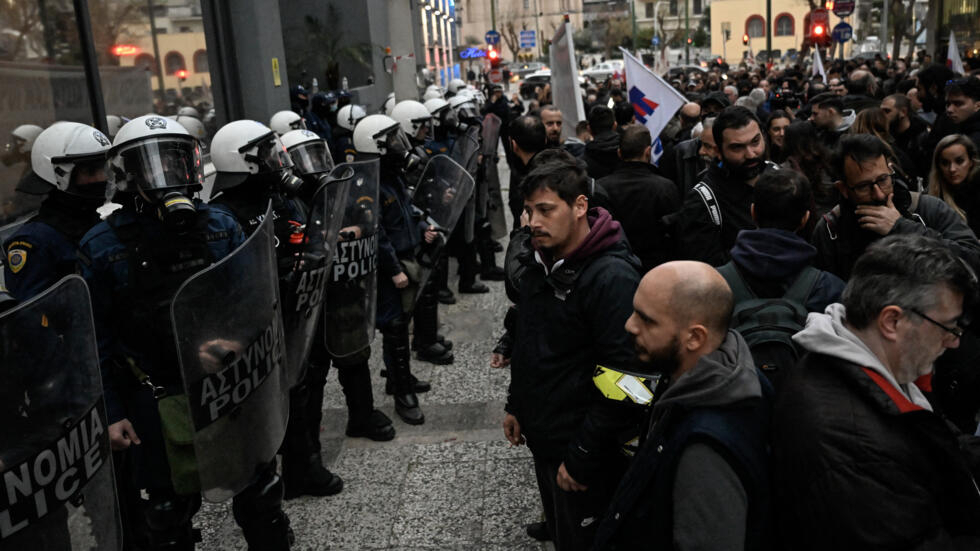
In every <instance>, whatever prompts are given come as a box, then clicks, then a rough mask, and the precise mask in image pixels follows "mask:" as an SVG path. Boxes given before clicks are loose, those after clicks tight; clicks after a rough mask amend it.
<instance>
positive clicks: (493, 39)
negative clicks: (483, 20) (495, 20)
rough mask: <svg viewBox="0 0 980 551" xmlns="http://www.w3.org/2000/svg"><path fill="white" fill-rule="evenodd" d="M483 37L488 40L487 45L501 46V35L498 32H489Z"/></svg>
mask: <svg viewBox="0 0 980 551" xmlns="http://www.w3.org/2000/svg"><path fill="white" fill-rule="evenodd" d="M483 37H484V38H486V39H487V44H489V45H491V46H496V45H497V44H500V33H498V32H497V31H487V34H485V35H484V36H483Z"/></svg>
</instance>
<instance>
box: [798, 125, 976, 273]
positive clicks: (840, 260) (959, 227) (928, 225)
mask: <svg viewBox="0 0 980 551" xmlns="http://www.w3.org/2000/svg"><path fill="white" fill-rule="evenodd" d="M887 155H888V150H887V148H886V146H885V144H884V142H882V141H881V140H880V139H878V138H877V137H875V136H872V135H870V134H856V135H853V136H845V137H844V138H843V139H842V140H841V150H840V152H838V153H837V154H836V156H835V161H834V171H835V172H836V173H837V175H838V177H839V178H841V179H840V180H838V181H837V182H836V186H837V189H838V191H840V194H841V202H840V203H839V204H838V205H837V206H836V207H834V208H833V210H831V211H830V212H828V213H827V214H825V215H824V217H823V218H822V219H821V220H820V221H819V222H817V226H816V228H815V229H814V230H813V239H812V241H813V245H814V246H815V247H816V248H817V259H816V262H815V265H816V267H817V268H820V269H822V270H827V271H829V272H832V273H834V274H836V275H837V276H838V277H840V278H841V279H843V280H845V281H846V280H847V279H848V278H850V276H851V268H852V267H853V266H854V263H855V262H856V261H857V259H858V257H860V256H861V254H862V253H863V252H864V250H865V249H866V248H867V247H868V245H870V244H871V243H873V242H875V241H877V240H879V239H881V238H882V237H884V236H887V235H898V234H918V235H925V236H929V237H933V238H936V239H941V240H942V241H943V242H944V243H945V244H946V246H948V247H950V248H951V249H952V250H953V251H955V252H956V254H958V255H959V256H960V257H961V258H962V259H963V260H965V261H966V262H968V263H969V264H970V266H972V267H973V268H974V269H980V242H978V241H977V236H976V235H974V233H973V231H972V230H971V229H970V227H969V226H967V225H966V222H965V221H964V220H963V218H961V217H960V216H959V215H958V214H956V212H955V211H954V210H953V209H952V208H951V207H950V206H949V205H947V204H946V203H945V202H943V201H942V200H941V199H938V198H936V197H932V196H929V195H920V194H918V193H915V192H912V193H910V192H909V191H908V189H907V187H906V186H905V184H904V183H902V182H900V181H899V180H897V179H895V178H894V176H893V173H892V170H891V168H890V167H889V166H888V163H887V162H886V160H885V159H887Z"/></svg>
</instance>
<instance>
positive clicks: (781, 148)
mask: <svg viewBox="0 0 980 551" xmlns="http://www.w3.org/2000/svg"><path fill="white" fill-rule="evenodd" d="M791 122H793V119H791V118H790V116H789V113H787V112H786V111H783V110H782V109H778V110H776V111H773V112H772V114H771V115H769V118H768V119H766V140H767V141H768V142H769V160H770V161H772V162H774V163H776V164H779V163H782V162H783V161H785V160H786V150H785V145H784V138H785V136H786V127H787V126H789V123H791Z"/></svg>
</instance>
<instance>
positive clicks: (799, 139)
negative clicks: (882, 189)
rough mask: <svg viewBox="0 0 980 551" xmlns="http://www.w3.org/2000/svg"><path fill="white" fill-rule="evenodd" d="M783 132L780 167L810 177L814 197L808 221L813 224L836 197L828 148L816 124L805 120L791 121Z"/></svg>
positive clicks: (834, 201) (828, 208)
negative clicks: (829, 169) (783, 155)
mask: <svg viewBox="0 0 980 551" xmlns="http://www.w3.org/2000/svg"><path fill="white" fill-rule="evenodd" d="M784 133H785V135H784V137H783V146H784V147H783V153H784V154H785V159H786V160H785V161H783V163H782V165H780V166H782V167H783V168H789V169H791V170H795V171H797V172H799V173H800V174H802V175H804V176H806V177H807V179H809V180H810V185H811V186H813V199H814V208H813V215H812V216H810V220H812V221H814V223H815V221H816V220H819V219H820V217H821V216H823V215H824V214H825V213H827V212H828V211H829V210H830V209H832V208H834V205H836V204H837V201H838V199H839V195H838V193H837V188H836V187H834V178H833V177H831V175H830V172H828V168H827V167H829V166H830V162H831V158H830V151H828V150H827V147H826V146H825V145H823V142H822V141H820V138H819V137H817V129H816V127H815V126H813V125H812V124H810V123H809V122H807V121H795V122H792V123H790V125H789V126H787V127H786V130H785V131H784Z"/></svg>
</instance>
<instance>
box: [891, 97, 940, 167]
mask: <svg viewBox="0 0 980 551" xmlns="http://www.w3.org/2000/svg"><path fill="white" fill-rule="evenodd" d="M881 110H882V111H884V113H885V116H887V117H888V130H889V132H891V135H892V136H893V137H894V138H895V145H896V146H898V148H899V149H901V150H902V151H904V152H905V153H906V154H907V155H908V156H909V157H911V158H912V160H913V161H914V162H915V166H916V173H915V174H914V175H913V176H919V177H921V178H923V179H927V178H928V177H929V169H930V166H929V165H930V164H931V163H932V151H926V150H925V148H924V145H925V142H926V141H927V140H928V137H929V124H928V123H926V121H924V120H922V118H921V117H919V116H918V115H916V114H915V113H913V112H912V104H911V102H910V101H909V98H908V97H907V96H905V95H904V94H892V95H890V96H888V97H886V98H885V99H883V100H881Z"/></svg>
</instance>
